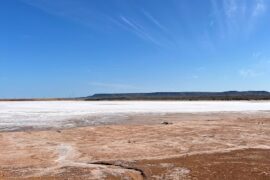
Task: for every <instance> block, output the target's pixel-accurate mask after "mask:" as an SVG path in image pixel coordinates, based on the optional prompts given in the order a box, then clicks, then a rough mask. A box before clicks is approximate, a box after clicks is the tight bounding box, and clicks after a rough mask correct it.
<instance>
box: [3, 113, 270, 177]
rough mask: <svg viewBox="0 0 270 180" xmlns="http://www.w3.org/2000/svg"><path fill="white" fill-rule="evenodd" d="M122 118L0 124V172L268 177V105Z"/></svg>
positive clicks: (5, 174)
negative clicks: (57, 125)
mask: <svg viewBox="0 0 270 180" xmlns="http://www.w3.org/2000/svg"><path fill="white" fill-rule="evenodd" d="M163 121H165V122H168V123H163V124H161V122H163ZM124 122H125V123H124ZM124 122H123V123H119V124H110V125H100V126H88V127H78V128H70V129H62V130H59V129H58V130H43V131H40V130H25V131H19V132H1V133H0V179H8V178H15V179H20V178H24V179H40V178H41V179H121V178H122V179H124V178H126V179H206V178H208V179H270V160H269V157H270V113H267V112H256V113H255V112H253V113H184V114H181V113H180V114H179V113H178V114H163V115H161V114H133V115H132V114H130V115H129V116H126V121H124Z"/></svg>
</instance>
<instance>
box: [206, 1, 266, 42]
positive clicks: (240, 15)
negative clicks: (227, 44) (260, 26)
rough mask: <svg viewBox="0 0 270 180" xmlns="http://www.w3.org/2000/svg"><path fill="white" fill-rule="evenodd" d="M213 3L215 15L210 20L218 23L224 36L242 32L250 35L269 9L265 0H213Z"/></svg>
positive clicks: (212, 22)
mask: <svg viewBox="0 0 270 180" xmlns="http://www.w3.org/2000/svg"><path fill="white" fill-rule="evenodd" d="M211 4H212V8H213V14H214V15H215V16H214V21H213V19H212V20H211V21H210V22H211V24H212V25H213V24H214V25H215V24H217V25H218V27H217V28H219V30H220V32H221V34H220V36H221V37H223V38H224V37H228V36H230V35H239V34H240V33H241V35H246V36H247V37H249V35H250V34H251V32H252V31H253V30H254V29H255V28H256V25H257V21H258V20H259V18H260V17H262V15H264V14H265V13H266V11H267V3H266V1H265V0H223V1H218V0H211Z"/></svg>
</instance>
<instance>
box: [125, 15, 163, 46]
mask: <svg viewBox="0 0 270 180" xmlns="http://www.w3.org/2000/svg"><path fill="white" fill-rule="evenodd" d="M120 20H121V21H122V22H124V23H125V24H126V25H127V26H128V29H129V30H131V32H133V33H135V34H136V35H137V36H138V37H140V38H142V39H143V40H146V41H150V42H152V43H155V44H156V45H158V46H164V44H162V43H161V42H159V41H158V40H157V39H155V38H154V37H152V36H151V35H150V33H148V32H147V30H146V29H145V28H144V27H143V25H141V24H139V23H137V22H135V21H134V20H131V19H130V18H128V17H125V16H120Z"/></svg>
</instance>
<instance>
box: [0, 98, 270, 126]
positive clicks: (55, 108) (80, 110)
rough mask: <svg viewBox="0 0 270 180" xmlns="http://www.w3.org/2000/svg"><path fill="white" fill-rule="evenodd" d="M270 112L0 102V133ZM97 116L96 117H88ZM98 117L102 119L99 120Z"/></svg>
mask: <svg viewBox="0 0 270 180" xmlns="http://www.w3.org/2000/svg"><path fill="white" fill-rule="evenodd" d="M230 111H233V112H251V111H270V102H269V101H26V102H0V131H1V130H16V129H18V128H19V127H26V128H27V127H31V128H33V127H36V128H40V127H61V126H63V125H64V126H65V127H73V126H74V123H72V121H74V120H76V121H81V122H82V123H86V124H96V123H99V121H102V122H107V121H117V119H112V118H110V117H112V115H121V114H130V113H131V114H134V113H202V112H230ZM93 116H99V118H95V119H93V118H91V117H93ZM100 116H102V117H100Z"/></svg>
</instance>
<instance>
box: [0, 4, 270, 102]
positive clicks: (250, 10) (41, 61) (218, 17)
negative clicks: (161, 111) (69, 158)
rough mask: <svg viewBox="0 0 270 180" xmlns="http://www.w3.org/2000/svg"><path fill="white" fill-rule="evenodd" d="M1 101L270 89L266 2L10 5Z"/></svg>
mask: <svg viewBox="0 0 270 180" xmlns="http://www.w3.org/2000/svg"><path fill="white" fill-rule="evenodd" d="M0 24H1V28H0V97H1V98H19V97H71V96H86V95H90V94H93V93H110V92H111V93H115V92H153V91H226V90H270V83H269V77H270V35H269V32H270V1H268V0H203V1H202V0H166V1H165V0H147V1H146V0H8V1H1V4H0Z"/></svg>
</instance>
